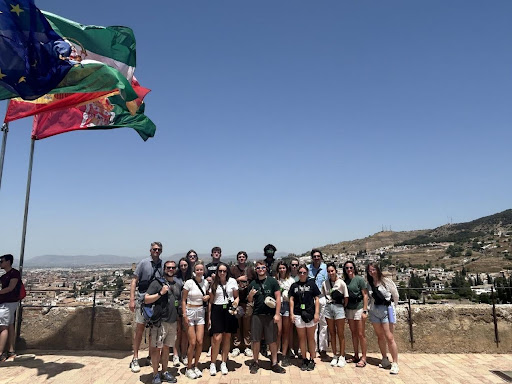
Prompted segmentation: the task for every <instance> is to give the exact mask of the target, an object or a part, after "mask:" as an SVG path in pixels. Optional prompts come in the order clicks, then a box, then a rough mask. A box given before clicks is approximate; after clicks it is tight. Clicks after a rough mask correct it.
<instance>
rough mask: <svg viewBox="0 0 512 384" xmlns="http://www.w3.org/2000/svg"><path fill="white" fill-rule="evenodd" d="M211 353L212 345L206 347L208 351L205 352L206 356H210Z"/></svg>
mask: <svg viewBox="0 0 512 384" xmlns="http://www.w3.org/2000/svg"><path fill="white" fill-rule="evenodd" d="M211 355H212V347H210V348H208V352H206V357H210V356H211Z"/></svg>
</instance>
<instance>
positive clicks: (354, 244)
mask: <svg viewBox="0 0 512 384" xmlns="http://www.w3.org/2000/svg"><path fill="white" fill-rule="evenodd" d="M495 232H505V233H509V234H510V235H512V209H508V210H506V211H503V212H499V213H496V214H494V215H490V216H485V217H482V218H479V219H476V220H473V221H469V222H466V223H458V224H446V225H443V226H440V227H437V228H435V229H424V230H417V231H403V232H392V231H383V232H378V233H376V234H374V235H371V236H368V237H366V238H364V239H356V240H351V241H343V242H340V243H336V244H329V245H324V246H322V247H316V248H320V249H321V250H322V251H323V252H324V253H326V254H339V253H348V252H357V251H360V250H368V251H371V250H375V249H377V248H380V247H385V246H389V245H419V244H428V243H432V242H468V241H471V240H473V241H475V239H480V238H482V239H483V238H484V237H485V236H486V235H488V234H490V233H495ZM308 252H309V251H308ZM308 252H307V253H308ZM307 253H305V254H307ZM248 255H249V260H252V261H254V260H258V259H261V258H263V255H262V253H261V252H249V254H248ZM287 255H288V253H287V252H277V254H276V258H281V257H284V256H287ZM148 256H149V255H148ZM183 256H185V252H183V253H177V254H174V255H172V256H165V255H164V256H163V257H162V258H163V259H164V260H167V259H170V260H175V261H178V260H179V259H180V258H182V257H183ZM142 258H144V256H141V257H126V256H116V255H96V256H90V255H76V256H64V255H43V256H36V257H33V258H29V259H26V260H25V267H29V268H38V267H39V268H57V267H61V268H70V267H87V266H110V265H120V266H121V265H122V266H130V265H131V264H132V263H137V262H139V261H140V260H141V259H142ZM199 259H201V260H204V261H205V262H209V261H210V260H211V256H210V254H199ZM222 260H223V261H226V262H230V261H234V260H236V255H224V256H222Z"/></svg>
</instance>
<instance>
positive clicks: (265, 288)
mask: <svg viewBox="0 0 512 384" xmlns="http://www.w3.org/2000/svg"><path fill="white" fill-rule="evenodd" d="M255 269H256V275H257V278H256V279H254V280H253V281H251V283H250V284H249V294H248V295H247V300H248V301H249V303H254V311H253V314H252V320H251V336H252V352H253V358H254V362H253V363H252V365H251V369H250V372H251V373H252V374H255V373H257V372H258V369H259V362H258V359H259V354H260V344H261V339H262V336H263V335H265V342H266V343H267V344H268V346H269V347H270V353H271V359H272V371H274V372H276V373H286V370H285V369H284V368H283V367H281V366H280V365H279V364H278V363H277V323H278V322H279V319H280V317H281V290H280V287H279V283H278V282H277V280H276V279H274V278H273V277H271V276H268V274H267V265H266V263H265V261H264V260H259V261H257V262H256V268H255ZM273 303H275V305H274V304H273Z"/></svg>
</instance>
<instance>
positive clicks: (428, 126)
mask: <svg viewBox="0 0 512 384" xmlns="http://www.w3.org/2000/svg"><path fill="white" fill-rule="evenodd" d="M36 4H37V5H38V6H39V7H40V8H41V9H44V10H47V11H50V12H53V13H57V14H59V15H61V16H63V17H66V18H69V19H72V20H75V21H78V22H81V23H83V24H95V25H127V26H129V27H131V28H133V30H134V31H135V36H136V38H137V70H136V72H135V74H136V76H137V78H138V79H139V81H140V82H141V84H142V85H144V86H146V87H148V88H151V89H152V92H151V93H150V94H149V95H148V96H147V98H146V103H147V105H146V112H147V115H148V116H149V117H151V118H152V120H153V121H154V122H155V124H156V125H157V133H156V136H155V137H154V138H153V139H150V140H148V141H147V142H145V143H144V142H143V141H142V140H140V138H139V136H138V135H137V134H136V132H135V131H133V130H130V129H116V130H111V131H98V132H73V133H67V134H63V135H59V136H55V137H51V138H48V139H45V140H41V141H38V142H36V149H35V162H34V169H33V182H32V193H31V200H30V213H29V223H28V224H29V225H28V233H27V246H26V257H32V256H38V255H42V254H88V255H95V254H116V255H126V256H137V255H141V256H146V255H147V254H148V249H149V244H150V242H151V241H153V240H159V241H162V242H163V244H164V255H170V254H174V253H178V252H186V251H187V250H188V249H190V248H194V249H196V250H197V251H198V252H200V253H205V252H206V253H208V252H209V250H210V248H211V247H212V246H214V245H220V246H221V247H222V248H223V250H224V253H225V254H231V253H235V252H237V251H238V250H241V249H244V250H246V251H249V252H254V251H261V250H262V248H263V246H264V245H265V244H267V243H269V242H270V243H273V244H275V245H276V247H277V248H278V250H279V251H284V252H295V253H302V252H304V251H307V250H309V249H311V247H313V246H320V245H325V244H328V243H335V242H339V241H342V240H351V239H354V238H361V237H365V236H368V235H370V234H373V233H375V232H378V231H380V230H381V228H382V226H383V225H384V226H386V227H387V228H391V229H392V230H395V231H402V230H412V229H425V228H434V227H437V226H439V225H443V224H446V223H447V222H449V221H450V220H451V221H453V222H463V221H469V220H472V219H475V218H478V217H481V216H486V215H489V214H493V213H496V212H499V211H502V210H505V209H508V208H511V207H512V200H511V196H512V177H510V164H511V162H512V151H511V148H512V126H511V122H512V116H511V115H512V108H511V102H512V97H511V96H512V77H511V75H512V71H511V69H512V50H511V49H510V43H511V40H512V23H511V22H510V20H511V19H512V2H510V1H492V2H484V1H469V0H464V1H445V0H441V1H434V0H430V1H423V2H419V1H409V0H404V1H341V0H335V1H298V0H289V1H285V0H281V1H269V0H259V1H239V0H231V1H228V0H226V1H220V0H208V1H206V0H204V1H165V2H163V1H162V2H151V1H147V2H140V1H114V0H112V1H97V0H91V1H87V2H82V3H76V2H73V1H61V0H45V1H39V2H36ZM5 107H6V103H5V102H1V103H0V115H1V116H3V115H4V114H5ZM31 124H32V120H31V119H30V118H27V119H24V120H20V121H17V122H13V123H12V124H11V126H10V128H11V130H10V133H9V138H8V143H7V153H6V158H5V168H4V176H3V181H2V187H1V190H0V215H1V218H2V219H1V223H0V244H1V249H0V252H1V253H7V252H10V253H13V254H14V255H15V256H16V257H18V255H19V249H20V240H21V229H22V219H23V207H24V201H25V184H26V176H27V166H28V155H29V148H30V129H31Z"/></svg>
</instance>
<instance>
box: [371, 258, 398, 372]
mask: <svg viewBox="0 0 512 384" xmlns="http://www.w3.org/2000/svg"><path fill="white" fill-rule="evenodd" d="M366 277H367V280H368V286H369V287H368V291H369V297H370V306H369V308H370V321H371V323H372V325H373V329H374V330H375V334H376V335H377V340H378V342H379V349H380V352H381V353H382V362H381V363H380V364H379V367H381V368H389V367H390V366H391V371H390V373H391V374H395V375H396V374H397V373H398V370H399V369H398V349H397V346H396V342H395V338H394V336H393V330H394V324H395V323H396V318H395V308H394V306H395V305H396V304H398V290H397V289H396V285H395V283H394V282H393V281H392V280H391V279H389V278H387V277H384V276H382V272H381V270H380V268H379V265H378V264H377V263H369V264H368V266H367V267H366ZM386 345H387V347H388V348H389V351H390V352H391V357H392V359H393V363H390V362H389V359H388V356H387V350H386Z"/></svg>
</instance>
